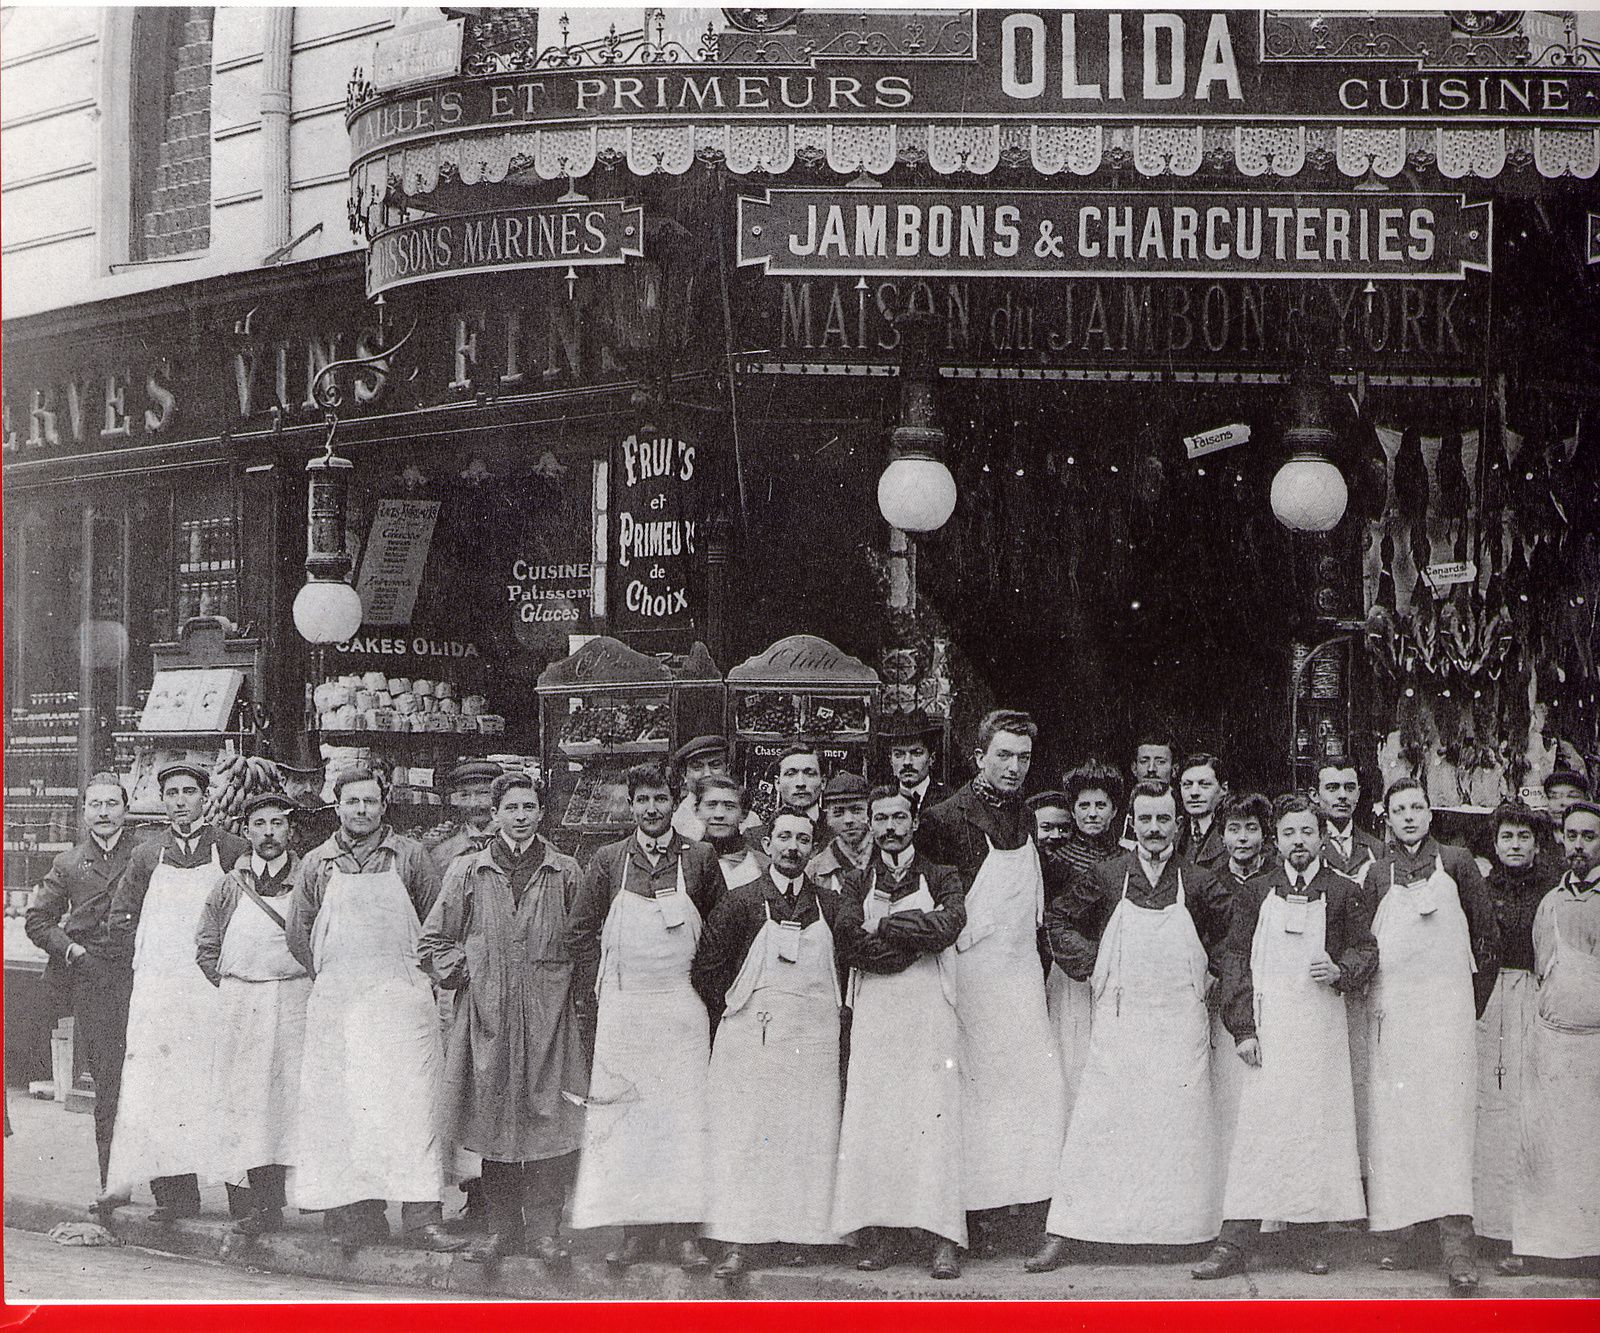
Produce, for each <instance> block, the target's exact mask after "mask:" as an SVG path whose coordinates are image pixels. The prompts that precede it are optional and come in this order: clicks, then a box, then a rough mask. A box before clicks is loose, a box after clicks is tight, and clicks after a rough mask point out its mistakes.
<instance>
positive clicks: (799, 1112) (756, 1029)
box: [705, 908, 839, 1245]
mask: <svg viewBox="0 0 1600 1333" xmlns="http://www.w3.org/2000/svg"><path fill="white" fill-rule="evenodd" d="M786 929H789V930H792V929H793V928H792V927H786V926H783V925H781V924H779V923H778V922H775V921H774V920H773V919H772V912H771V909H770V908H769V909H767V921H766V924H765V925H763V926H762V927H761V931H760V933H759V934H758V935H757V936H756V938H755V939H754V940H753V941H752V942H751V945H750V951H749V952H748V953H747V954H746V955H745V960H744V966H743V967H741V968H740V969H739V975H738V976H737V977H736V978H735V979H734V983H733V985H732V986H731V987H729V989H728V1004H727V1008H726V1009H725V1010H724V1011H723V1015H722V1022H721V1024H720V1025H719V1026H718V1028H717V1038H716V1045H715V1046H714V1048H713V1049H712V1052H711V1071H710V1096H709V1097H708V1099H707V1101H708V1104H709V1106H710V1108H711V1124H712V1125H713V1126H714V1129H715V1134H716V1146H715V1148H714V1149H713V1151H712V1153H711V1162H710V1170H709V1172H708V1185H707V1192H706V1224H705V1234H706V1235H707V1236H709V1237H711V1238H712V1239H713V1240H721V1241H727V1242H729V1243H730V1244H734V1245H761V1244H767V1243H771V1242H778V1241H782V1242H788V1243H790V1244H794V1245H833V1244H836V1243H837V1242H838V1240H839V1233H838V1232H837V1231H835V1230H834V1229H833V1225H832V1221H831V1219H832V1216H833V1174H834V1167H835V1165H836V1163H837V1161H838V1156H839V977H838V973H837V972H836V971H835V970H834V962H833V935H832V933H831V932H830V931H829V930H828V923H827V921H825V920H824V919H822V918H821V917H819V918H818V919H817V920H816V921H813V922H812V923H811V924H810V925H809V926H807V927H806V928H805V929H804V930H802V931H799V932H798V934H799V936H800V938H799V941H798V946H799V957H798V958H797V960H796V961H795V962H792V963H786V962H784V961H783V959H782V958H781V956H780V954H779V948H780V942H779V938H778V935H779V932H780V931H783V930H786Z"/></svg>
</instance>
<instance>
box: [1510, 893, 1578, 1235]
mask: <svg viewBox="0 0 1600 1333" xmlns="http://www.w3.org/2000/svg"><path fill="white" fill-rule="evenodd" d="M1556 922H1557V925H1556V932H1555V936H1556V946H1555V952H1554V954H1553V956H1552V957H1551V960H1550V965H1549V966H1548V967H1547V968H1546V969H1545V972H1544V975H1543V976H1541V977H1540V978H1539V1013H1538V1018H1537V1019H1536V1020H1535V1022H1534V1025H1533V1033H1532V1035H1531V1038H1530V1041H1529V1047H1530V1050H1529V1058H1528V1069H1527V1081H1526V1082H1525V1084H1524V1085H1523V1093H1522V1114H1523V1120H1522V1125H1523V1131H1522V1144H1523V1154H1524V1161H1525V1162H1526V1171H1527V1174H1526V1176H1525V1177H1524V1180H1523V1183H1522V1188H1520V1189H1519V1190H1518V1191H1517V1195H1516V1202H1515V1204H1514V1205H1513V1208H1514V1211H1513V1215H1512V1222H1511V1248H1512V1249H1513V1250H1514V1251H1516V1253H1518V1254H1530V1255H1537V1256H1538V1257H1540V1258H1544V1259H1582V1258H1588V1257H1590V1256H1592V1255H1600V1132H1597V1130H1596V1123H1595V1121H1596V1110H1597V1108H1600V958H1596V957H1595V956H1594V955H1593V954H1589V953H1585V952H1583V951H1582V950H1581V949H1574V948H1573V947H1572V946H1571V945H1569V944H1567V943H1566V941H1565V940H1563V939H1562V938H1561V930H1560V925H1559V922H1560V917H1559V916H1558V917H1557V918H1556Z"/></svg>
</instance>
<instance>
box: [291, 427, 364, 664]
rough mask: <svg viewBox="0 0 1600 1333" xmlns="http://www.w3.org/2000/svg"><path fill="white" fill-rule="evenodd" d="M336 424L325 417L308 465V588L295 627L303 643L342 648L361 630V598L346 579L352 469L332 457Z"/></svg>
mask: <svg viewBox="0 0 1600 1333" xmlns="http://www.w3.org/2000/svg"><path fill="white" fill-rule="evenodd" d="M336 426H337V419H336V418H334V417H333V415H332V414H331V413H330V414H329V420H328V438H327V439H326V441H324V444H323V452H322V455H321V457H319V458H313V459H311V460H310V461H309V462H308V463H307V464H306V475H307V477H308V479H309V480H308V482H307V490H308V497H307V502H306V562H305V568H306V585H305V587H303V588H301V589H300V591H299V593H297V594H296V596H295V599H294V627H295V629H297V630H299V631H300V636H301V638H303V639H305V640H306V642H307V643H313V644H327V643H343V642H344V641H345V640H346V639H348V638H350V637H351V636H352V635H353V634H354V633H355V632H356V631H357V630H358V629H360V628H361V595H360V594H359V593H358V592H356V590H355V589H354V588H352V587H351V586H350V585H349V583H347V582H346V581H345V580H346V579H348V578H349V577H350V564H351V562H350V552H349V549H348V548H347V546H346V544H345V514H346V510H347V508H348V505H349V498H350V476H351V473H352V471H353V470H354V469H353V466H352V464H351V462H350V460H349V459H348V458H341V457H340V456H339V455H338V454H336V453H334V452H333V434H334V430H335V429H336Z"/></svg>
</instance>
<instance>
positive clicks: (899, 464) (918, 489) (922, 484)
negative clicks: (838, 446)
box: [878, 453, 956, 532]
mask: <svg viewBox="0 0 1600 1333" xmlns="http://www.w3.org/2000/svg"><path fill="white" fill-rule="evenodd" d="M955 508H956V479H955V478H954V477H952V476H951V475H950V469H949V468H947V467H946V466H945V465H944V464H943V463H941V462H940V461H939V460H938V459H937V458H934V457H933V456H932V455H931V454H925V453H913V454H900V455H898V456H896V457H895V458H894V459H893V460H891V461H890V463H889V466H888V467H886V468H884V470H883V475H882V476H881V477H879V478H878V509H879V510H880V511H881V512H882V514H883V517H884V521H885V522H887V523H888V524H889V526H890V527H894V528H899V529H900V530H901V531H902V532H934V531H937V530H938V529H939V528H942V527H943V526H944V525H945V524H946V523H947V522H949V520H950V515H951V514H953V513H954V512H955Z"/></svg>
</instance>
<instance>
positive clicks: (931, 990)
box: [833, 877, 967, 1246]
mask: <svg viewBox="0 0 1600 1333" xmlns="http://www.w3.org/2000/svg"><path fill="white" fill-rule="evenodd" d="M865 909H866V910H865V916H866V923H867V925H868V927H869V928H870V927H871V926H872V925H873V924H874V923H875V922H877V921H878V920H880V919H881V918H883V917H884V916H887V915H892V914H893V913H895V912H911V911H921V912H931V911H933V910H934V902H933V894H932V893H930V892H929V891H928V881H927V879H926V878H925V877H924V878H922V879H921V881H920V882H919V884H918V885H917V891H916V892H915V893H912V894H908V895H907V896H906V897H904V898H901V899H900V900H899V901H898V902H890V900H889V895H888V894H886V893H883V892H881V891H880V890H877V889H874V890H873V891H872V892H871V893H869V894H868V895H867V900H866V904H865ZM946 956H948V950H946V951H945V952H944V953H940V954H923V955H922V956H921V957H920V958H918V959H917V960H916V962H914V963H912V964H911V966H910V967H908V968H906V970H905V971H903V972H897V973H894V974H892V975H884V974H881V973H874V972H861V971H857V972H854V973H852V974H851V1012H852V1013H853V1014H854V1018H853V1019H852V1022H851V1028H850V1076H849V1078H848V1079H847V1080H846V1081H845V1100H844V1123H843V1125H842V1127H841V1129H840V1131H839V1174H838V1179H837V1182H836V1183H835V1185H834V1200H833V1230H834V1231H835V1232H837V1233H838V1234H840V1235H845V1234H847V1233H849V1232H852V1231H859V1230H860V1229H861V1228H862V1227H920V1228H921V1229H922V1230H924V1231H931V1232H933V1234H934V1235H936V1236H942V1237H944V1238H945V1239H946V1240H952V1241H954V1242H955V1243H956V1244H957V1245H962V1246H964V1245H966V1243H967V1214H966V1209H965V1208H964V1207H963V1206H962V1200H961V1076H960V1074H959V1072H958V1070H957V1065H956V1059H957V1051H958V1047H959V1035H958V1031H957V1025H956V1011H955V1009H954V1007H953V1006H952V1005H951V1002H950V999H949V996H948V994H947V993H946V992H947V983H946V982H945V981H944V980H943V979H942V978H941V976H940V970H941V961H940V960H941V959H942V958H944V957H946Z"/></svg>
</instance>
